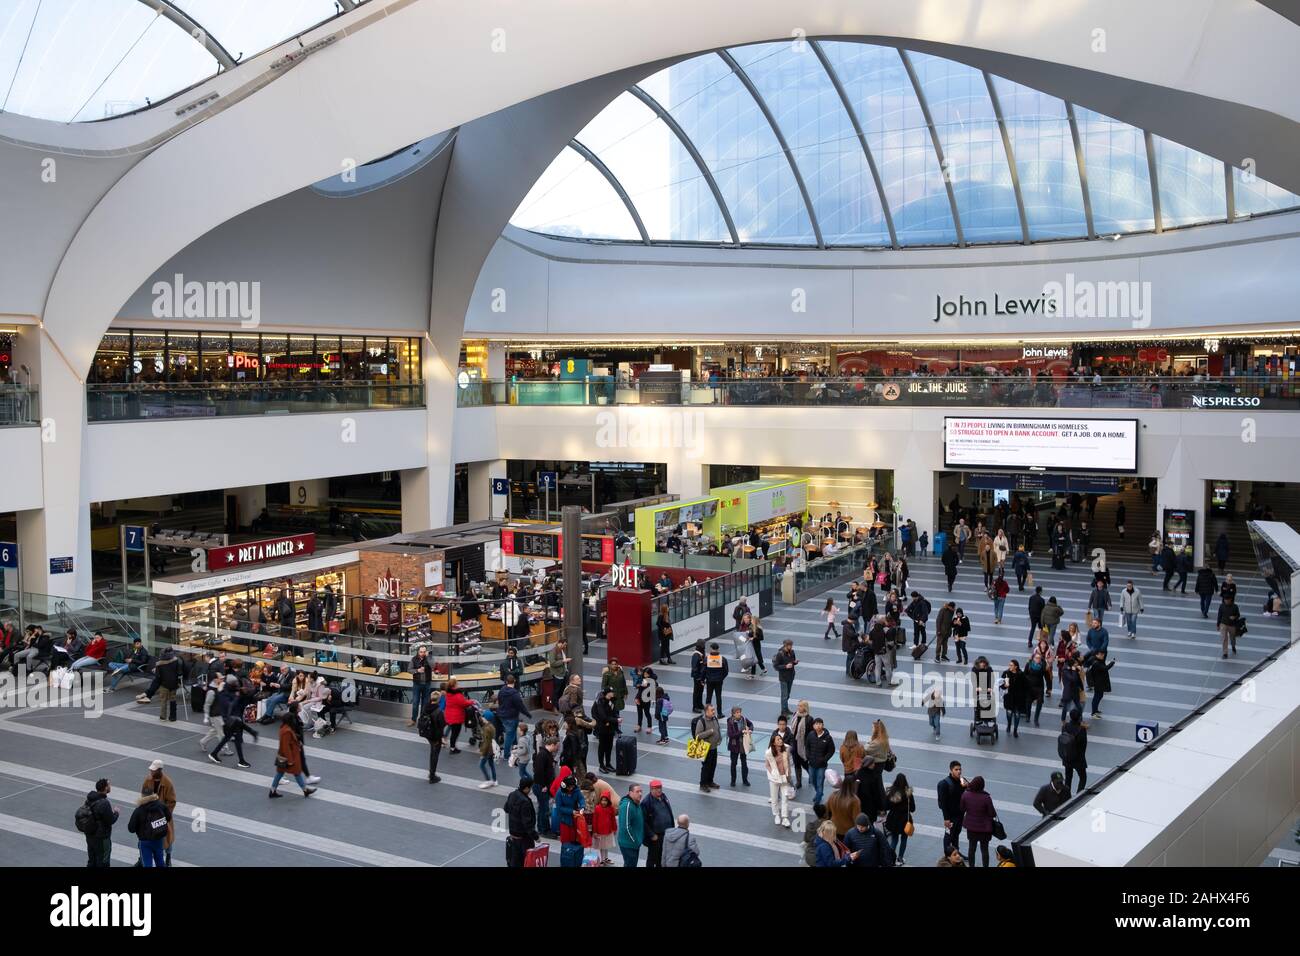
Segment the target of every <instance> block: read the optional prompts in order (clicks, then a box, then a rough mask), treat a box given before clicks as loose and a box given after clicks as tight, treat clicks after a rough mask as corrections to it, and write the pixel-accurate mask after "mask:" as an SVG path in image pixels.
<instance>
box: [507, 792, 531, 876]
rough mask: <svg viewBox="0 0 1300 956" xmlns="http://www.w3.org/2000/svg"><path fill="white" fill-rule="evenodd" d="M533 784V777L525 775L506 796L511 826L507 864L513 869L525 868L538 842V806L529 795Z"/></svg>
mask: <svg viewBox="0 0 1300 956" xmlns="http://www.w3.org/2000/svg"><path fill="white" fill-rule="evenodd" d="M532 785H533V781H532V778H531V777H525V778H523V779H522V780H520V781H519V786H518V787H516V788H515V789H514V790H511V791H510V796H508V797H506V821H507V825H508V828H509V833H508V835H507V837H506V866H507V867H509V868H510V869H512V870H519V869H523V867H524V861H525V860H526V858H527V856H528V852H529V851H530V850H532V849H533V847H534V846H535V845H536V844H537V838H538V833H537V808H536V807H535V806H533V800H532V797H530V796H529V795H528V791H529V790H530V789H531V788H532Z"/></svg>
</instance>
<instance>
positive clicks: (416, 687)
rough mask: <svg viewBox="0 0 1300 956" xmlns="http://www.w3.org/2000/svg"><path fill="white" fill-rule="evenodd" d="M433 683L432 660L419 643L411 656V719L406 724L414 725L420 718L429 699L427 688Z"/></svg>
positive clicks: (426, 650) (427, 651) (427, 650)
mask: <svg viewBox="0 0 1300 956" xmlns="http://www.w3.org/2000/svg"><path fill="white" fill-rule="evenodd" d="M432 685H433V661H431V660H429V649H428V648H427V647H425V646H424V645H423V644H421V645H420V646H419V647H418V648H416V650H415V656H414V657H412V658H411V719H410V720H408V721H407V722H406V726H408V727H414V726H415V722H416V721H417V720H419V719H420V710H421V708H423V707H424V705H425V704H426V703H427V702H428V700H429V688H430V687H431V686H432Z"/></svg>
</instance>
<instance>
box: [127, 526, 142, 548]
mask: <svg viewBox="0 0 1300 956" xmlns="http://www.w3.org/2000/svg"><path fill="white" fill-rule="evenodd" d="M126 550H128V551H131V552H139V551H143V550H144V528H143V527H142V526H141V525H138V524H129V525H127V526H126Z"/></svg>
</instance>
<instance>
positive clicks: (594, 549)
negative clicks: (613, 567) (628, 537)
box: [501, 528, 614, 564]
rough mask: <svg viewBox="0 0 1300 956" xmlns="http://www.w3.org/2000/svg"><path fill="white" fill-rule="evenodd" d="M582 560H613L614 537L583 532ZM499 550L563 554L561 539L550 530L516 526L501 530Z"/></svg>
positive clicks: (555, 556) (539, 555)
mask: <svg viewBox="0 0 1300 956" xmlns="http://www.w3.org/2000/svg"><path fill="white" fill-rule="evenodd" d="M581 540H582V560H583V561H599V562H603V563H604V564H610V563H612V562H613V560H614V539H613V538H611V537H609V536H608V535H596V534H584V535H583V536H582V539H581ZM501 551H502V553H504V554H514V555H518V556H520V557H526V558H551V559H553V560H557V561H558V560H559V559H560V558H562V557H563V556H564V545H563V539H562V538H561V536H560V535H559V534H556V533H555V532H551V531H520V530H519V529H517V528H503V529H502V530H501Z"/></svg>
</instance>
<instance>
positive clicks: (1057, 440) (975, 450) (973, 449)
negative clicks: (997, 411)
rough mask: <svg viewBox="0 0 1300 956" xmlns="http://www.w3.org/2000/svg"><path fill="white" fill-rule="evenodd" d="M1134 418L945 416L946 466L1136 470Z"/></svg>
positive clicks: (1053, 469) (1135, 428)
mask: <svg viewBox="0 0 1300 956" xmlns="http://www.w3.org/2000/svg"><path fill="white" fill-rule="evenodd" d="M1138 427H1139V426H1138V421H1137V419H1135V418H1051V417H1043V418H1010V417H1006V418H994V417H980V418H976V417H965V416H962V417H958V416H951V415H950V416H947V417H945V418H944V439H943V463H944V467H945V468H989V469H996V470H1005V471H1025V470H1030V471H1087V472H1117V473H1124V474H1134V473H1136V472H1137V439H1138Z"/></svg>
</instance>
